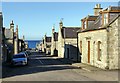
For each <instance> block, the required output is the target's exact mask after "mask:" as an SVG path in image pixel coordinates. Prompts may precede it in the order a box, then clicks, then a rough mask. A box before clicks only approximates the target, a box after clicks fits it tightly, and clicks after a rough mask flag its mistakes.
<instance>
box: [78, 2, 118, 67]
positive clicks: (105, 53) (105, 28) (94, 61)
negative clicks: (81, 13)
mask: <svg viewBox="0 0 120 83" xmlns="http://www.w3.org/2000/svg"><path fill="white" fill-rule="evenodd" d="M94 9H95V15H94V16H87V17H85V18H83V19H82V20H81V22H82V30H81V31H79V32H78V47H79V51H80V52H81V54H82V55H81V58H82V63H86V64H90V65H93V66H96V67H99V68H102V69H118V59H120V54H119V49H120V46H119V42H120V36H119V34H118V33H120V30H119V23H120V15H119V13H120V7H114V6H110V7H108V8H106V9H104V10H101V9H102V8H101V7H100V4H97V5H96V8H94ZM97 9H98V10H97ZM99 10H100V11H99ZM96 13H97V14H96Z"/></svg>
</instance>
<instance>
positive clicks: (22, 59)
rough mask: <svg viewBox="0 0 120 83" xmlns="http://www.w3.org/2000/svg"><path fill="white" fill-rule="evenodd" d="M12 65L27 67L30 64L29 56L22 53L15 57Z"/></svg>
mask: <svg viewBox="0 0 120 83" xmlns="http://www.w3.org/2000/svg"><path fill="white" fill-rule="evenodd" d="M11 64H12V65H13V66H17V65H27V64H28V60H27V56H26V55H25V54H22V53H21V54H16V55H13V57H12V62H11Z"/></svg>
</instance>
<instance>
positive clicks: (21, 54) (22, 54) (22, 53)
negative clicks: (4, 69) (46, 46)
mask: <svg viewBox="0 0 120 83" xmlns="http://www.w3.org/2000/svg"><path fill="white" fill-rule="evenodd" d="M19 55H24V54H23V53H19V54H15V55H14V56H19Z"/></svg>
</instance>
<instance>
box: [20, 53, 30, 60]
mask: <svg viewBox="0 0 120 83" xmlns="http://www.w3.org/2000/svg"><path fill="white" fill-rule="evenodd" d="M19 54H25V55H26V57H27V59H28V60H29V55H28V53H27V52H26V51H24V52H20V53H19Z"/></svg>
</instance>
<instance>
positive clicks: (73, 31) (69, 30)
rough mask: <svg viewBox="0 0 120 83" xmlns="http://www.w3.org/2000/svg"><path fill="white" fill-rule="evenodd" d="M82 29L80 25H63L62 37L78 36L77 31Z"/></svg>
mask: <svg viewBox="0 0 120 83" xmlns="http://www.w3.org/2000/svg"><path fill="white" fill-rule="evenodd" d="M79 29H80V27H63V28H62V30H61V32H62V37H63V38H77V31H78V30H79Z"/></svg>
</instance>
